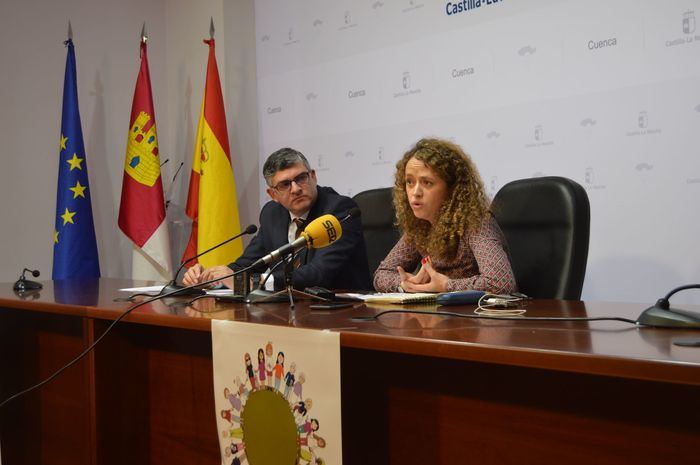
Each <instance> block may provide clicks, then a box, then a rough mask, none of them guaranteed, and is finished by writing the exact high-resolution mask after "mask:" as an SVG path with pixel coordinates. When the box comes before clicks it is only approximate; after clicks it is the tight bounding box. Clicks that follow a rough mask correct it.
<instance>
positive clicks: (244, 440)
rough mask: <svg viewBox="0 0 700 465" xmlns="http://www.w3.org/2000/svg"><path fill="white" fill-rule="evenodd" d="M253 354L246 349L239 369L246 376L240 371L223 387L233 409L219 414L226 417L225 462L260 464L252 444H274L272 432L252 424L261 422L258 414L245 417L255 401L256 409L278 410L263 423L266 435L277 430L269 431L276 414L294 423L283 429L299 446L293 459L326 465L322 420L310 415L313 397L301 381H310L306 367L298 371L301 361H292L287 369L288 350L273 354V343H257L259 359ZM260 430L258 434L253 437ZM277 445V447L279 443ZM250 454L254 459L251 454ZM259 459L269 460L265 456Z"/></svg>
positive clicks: (243, 464)
mask: <svg viewBox="0 0 700 465" xmlns="http://www.w3.org/2000/svg"><path fill="white" fill-rule="evenodd" d="M250 353H251V352H245V353H244V354H243V360H244V362H245V372H244V373H241V374H242V375H245V376H243V377H241V376H236V377H235V379H234V380H233V383H232V384H231V387H229V386H226V387H225V388H224V390H223V395H224V398H225V399H226V400H227V401H228V403H229V404H230V408H224V409H223V410H221V411H220V415H221V418H223V419H224V420H225V422H226V427H225V429H223V430H222V431H221V437H222V438H223V439H224V442H223V444H224V446H225V447H224V450H223V455H222V457H223V458H224V462H225V464H226V465H229V464H230V465H258V463H257V462H258V460H256V458H255V457H256V455H255V451H254V449H255V448H256V447H258V446H262V447H265V448H270V447H272V446H273V444H270V443H271V442H273V441H270V440H269V438H268V437H260V435H259V433H258V431H259V430H255V429H254V426H253V425H256V422H259V420H258V419H256V418H252V417H249V419H248V420H246V413H247V410H246V408H247V407H250V406H251V405H255V407H254V408H253V411H254V412H260V411H264V412H266V413H267V412H270V411H276V412H278V413H276V414H273V415H271V418H273V420H272V421H270V424H266V425H265V427H266V428H267V429H268V431H267V433H266V436H269V437H271V436H272V435H273V433H274V431H273V432H270V431H269V430H270V429H271V428H275V427H276V426H278V424H277V423H275V421H274V419H277V421H278V423H283V422H285V421H286V422H288V423H289V424H290V425H292V428H291V429H286V430H285V432H284V433H283V434H284V435H286V438H287V439H289V442H290V443H292V444H293V445H294V447H295V450H296V452H295V455H296V457H295V460H296V461H295V462H294V463H296V464H299V465H306V464H311V465H325V463H326V462H325V460H324V458H323V457H322V456H321V453H322V452H323V449H324V448H325V447H326V440H325V439H324V438H323V437H322V436H320V435H319V434H318V433H319V431H320V430H321V421H320V420H319V419H318V418H316V417H313V418H311V417H310V416H309V411H310V410H311V406H312V405H313V400H312V399H311V398H306V399H304V398H303V397H302V385H303V384H304V383H305V382H306V381H307V379H306V375H305V374H304V373H303V372H300V373H299V374H298V375H297V374H296V371H297V364H296V363H295V362H294V361H292V362H291V363H290V364H289V369H288V370H287V371H285V355H284V352H282V351H278V352H277V356H276V357H275V356H274V352H273V343H272V342H267V344H266V345H265V348H264V349H263V348H259V349H257V350H256V351H255V352H252V353H256V354H257V357H256V358H257V359H256V360H255V361H253V360H252V357H251V355H250ZM309 382H312V381H309ZM273 404H274V405H273ZM261 405H262V408H261V407H260V406H261ZM280 405H282V406H283V408H282V409H281V416H280V413H279V412H280V409H279V408H278V407H279V406H280ZM273 406H277V409H275V408H270V407H273ZM226 407H228V404H226ZM248 410H251V409H250V408H249V409H248ZM250 415H253V413H250ZM275 415H277V416H275ZM247 421H248V422H250V431H248V436H247V435H246V432H247V431H246V424H247ZM266 421H267V420H266ZM256 435H257V436H258V437H254V436H256ZM274 445H275V446H279V444H278V443H275V444H274ZM292 450H294V449H292ZM251 455H252V456H253V457H254V458H253V459H251V458H250V457H251ZM260 461H261V462H265V460H260Z"/></svg>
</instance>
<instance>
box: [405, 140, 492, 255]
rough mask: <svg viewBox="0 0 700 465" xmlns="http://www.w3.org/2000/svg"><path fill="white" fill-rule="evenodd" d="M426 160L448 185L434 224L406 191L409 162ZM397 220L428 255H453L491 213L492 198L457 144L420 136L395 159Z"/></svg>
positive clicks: (467, 157)
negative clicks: (415, 207)
mask: <svg viewBox="0 0 700 465" xmlns="http://www.w3.org/2000/svg"><path fill="white" fill-rule="evenodd" d="M411 158H415V159H417V160H420V161H422V162H423V163H425V164H426V165H427V166H428V167H429V168H430V169H432V170H433V171H434V172H435V173H436V174H437V175H438V176H439V177H440V178H441V179H442V180H444V181H445V183H446V184H447V188H448V195H447V198H446V199H445V202H444V203H443V204H442V207H441V208H440V211H439V213H438V218H437V221H436V222H435V224H433V225H431V224H430V223H429V222H428V221H426V220H422V219H418V218H416V216H415V215H414V214H413V210H412V209H411V205H410V204H409V201H408V195H407V194H406V163H408V161H409V160H410V159H411ZM394 208H395V209H396V223H397V225H398V227H399V228H400V229H401V230H402V231H403V232H404V234H406V240H407V241H408V243H409V244H412V245H414V246H415V247H417V248H418V249H420V250H425V251H426V252H427V253H428V254H429V255H434V256H438V257H444V258H447V259H452V258H454V257H455V255H456V254H457V247H458V246H459V241H460V239H461V238H462V236H463V235H465V234H469V233H471V232H474V231H475V230H476V229H477V228H478V227H479V226H480V225H481V223H482V221H483V220H484V218H486V216H487V215H488V214H489V201H488V198H487V197H486V193H485V192H484V184H483V182H482V181H481V177H480V176H479V172H478V171H477V170H476V167H475V166H474V163H473V162H472V161H471V159H470V158H469V156H468V155H467V154H466V153H464V151H463V150H462V148H461V147H460V146H458V145H457V144H453V143H452V142H448V141H446V140H441V139H421V140H419V141H418V142H417V143H416V145H415V146H414V147H412V148H411V149H410V150H409V151H408V152H406V153H405V154H404V156H403V158H401V160H399V162H398V163H396V176H395V181H394Z"/></svg>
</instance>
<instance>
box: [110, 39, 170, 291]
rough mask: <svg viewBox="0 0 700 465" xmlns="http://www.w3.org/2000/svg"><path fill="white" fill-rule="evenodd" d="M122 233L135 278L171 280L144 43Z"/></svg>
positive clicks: (133, 112) (121, 213) (128, 151)
mask: <svg viewBox="0 0 700 465" xmlns="http://www.w3.org/2000/svg"><path fill="white" fill-rule="evenodd" d="M119 227H120V228H121V230H122V231H123V232H124V234H126V236H127V237H128V238H129V239H131V241H132V242H133V243H134V255H133V263H132V278H134V279H137V278H140V279H154V280H169V279H170V278H171V275H172V266H171V263H170V239H169V236H168V224H167V222H166V219H165V202H164V199H163V180H162V177H161V175H160V156H159V155H158V137H157V136H156V115H155V111H154V109H153V95H152V93H151V77H150V74H149V72H148V56H147V54H146V42H145V41H143V40H142V41H141V68H140V69H139V75H138V77H137V78H136V89H135V90H134V100H133V103H132V105H131V119H130V120H129V136H128V138H127V143H126V159H125V161H124V178H123V181H122V198H121V203H120V205H119Z"/></svg>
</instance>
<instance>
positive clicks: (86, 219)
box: [52, 39, 100, 279]
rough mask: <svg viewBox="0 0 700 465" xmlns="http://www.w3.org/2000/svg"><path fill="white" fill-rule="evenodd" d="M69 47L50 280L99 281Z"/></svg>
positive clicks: (70, 48) (70, 47) (70, 45)
mask: <svg viewBox="0 0 700 465" xmlns="http://www.w3.org/2000/svg"><path fill="white" fill-rule="evenodd" d="M65 45H66V47H67V48H68V55H67V57H66V75H65V79H64V81H63V112H62V116H61V141H60V149H59V162H58V186H57V189H56V224H55V228H54V231H53V243H54V247H53V273H52V277H53V279H73V278H99V277H100V261H99V258H98V256H97V240H96V239H95V225H94V223H93V220H92V205H91V203H90V188H89V183H88V168H87V156H86V154H85V146H84V144H83V130H82V128H81V126H80V111H79V109H78V85H77V83H76V77H75V50H74V49H73V41H72V40H71V39H68V40H67V41H66V42H65Z"/></svg>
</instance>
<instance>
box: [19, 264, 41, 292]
mask: <svg viewBox="0 0 700 465" xmlns="http://www.w3.org/2000/svg"><path fill="white" fill-rule="evenodd" d="M27 271H29V272H30V273H31V274H32V276H34V277H35V278H38V277H39V275H40V274H41V273H39V270H30V269H28V268H25V269H24V270H22V275H21V276H20V277H19V279H18V280H17V282H15V285H14V286H12V289H14V290H15V291H20V292H22V291H35V290H39V289H43V287H44V286H43V285H42V284H41V283H38V282H36V281H30V280H28V279H26V278H25V277H24V273H26V272H27Z"/></svg>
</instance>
